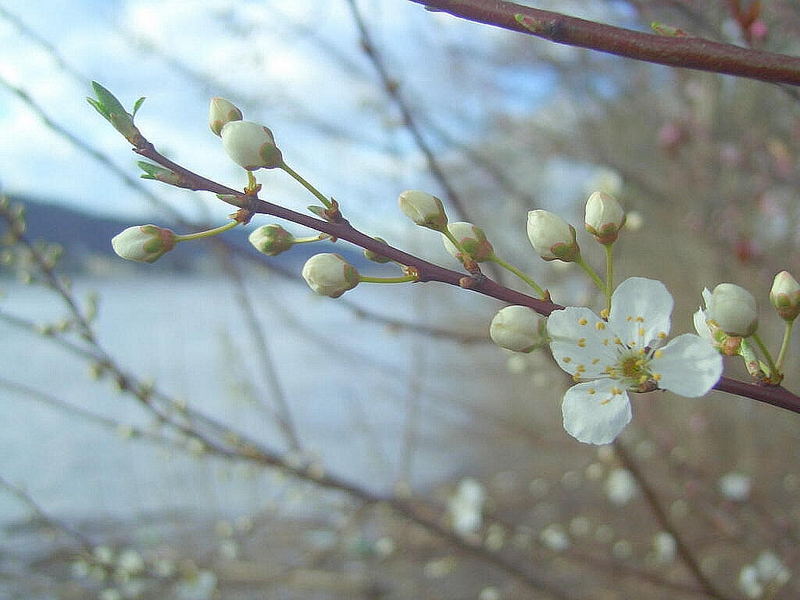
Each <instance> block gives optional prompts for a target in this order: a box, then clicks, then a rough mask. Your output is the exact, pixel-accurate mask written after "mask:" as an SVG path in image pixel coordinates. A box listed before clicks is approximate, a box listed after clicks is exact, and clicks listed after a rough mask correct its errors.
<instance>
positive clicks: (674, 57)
mask: <svg viewBox="0 0 800 600" xmlns="http://www.w3.org/2000/svg"><path fill="white" fill-rule="evenodd" d="M410 1H411V2H414V3H416V4H422V5H424V6H425V7H426V8H427V9H428V10H433V11H441V12H446V13H449V14H451V15H453V16H455V17H459V18H462V19H466V20H468V21H475V22H477V23H485V24H487V25H493V26H495V27H501V28H503V29H509V30H511V31H517V32H520V33H526V34H529V35H535V36H537V37H540V38H544V39H546V40H550V41H552V42H556V43H559V44H566V45H568V46H578V47H580V48H589V49H591V50H598V51H600V52H607V53H609V54H615V55H617V56H624V57H627V58H633V59H635V60H641V61H645V62H650V63H656V64H660V65H667V66H671V67H681V68H685V69H696V70H699V71H710V72H712V73H722V74H725V75H735V76H737V77H746V78H749V79H758V80H761V81H769V82H771V83H786V84H790V85H800V58H796V57H793V56H787V55H785V54H777V53H773V52H764V51H761V50H752V49H749V48H741V47H739V46H734V45H732V44H723V43H720V42H714V41H712V40H706V39H703V38H697V37H691V36H674V37H673V36H663V35H655V34H649V33H642V32H640V31H634V30H632V29H624V28H622V27H613V26H611V25H604V24H602V23H595V22H594V21H586V20H584V19H578V18H575V17H569V16H567V15H562V14H560V13H555V12H550V11H547V10H539V9H536V8H530V7H528V6H523V5H521V4H514V3H513V2H504V1H502V0H490V1H489V0H410Z"/></svg>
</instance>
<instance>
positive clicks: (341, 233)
mask: <svg viewBox="0 0 800 600" xmlns="http://www.w3.org/2000/svg"><path fill="white" fill-rule="evenodd" d="M470 1H472V0H470ZM133 151H134V152H136V153H137V154H140V155H142V156H145V157H147V158H149V159H151V160H152V161H154V162H156V163H158V164H160V165H161V166H163V167H167V168H168V169H171V170H172V171H174V172H175V173H178V174H179V175H180V176H181V177H182V178H183V180H184V181H185V182H187V184H190V187H191V189H196V190H205V191H209V192H214V193H215V194H220V195H222V196H223V197H224V198H225V199H226V201H227V202H229V203H231V204H233V205H234V206H237V207H239V208H241V209H245V210H247V211H250V212H251V213H258V214H265V215H272V216H274V217H278V218H279V219H285V220H287V221H291V222H293V223H297V224H299V225H303V226H305V227H309V228H311V229H315V230H316V231H321V232H323V233H327V234H329V235H331V236H333V237H334V238H336V239H342V240H345V241H348V242H350V243H352V244H355V245H356V246H359V247H361V248H364V249H366V250H372V251H373V252H375V253H376V254H379V255H381V256H385V257H387V258H389V259H391V260H393V261H396V262H398V263H400V264H402V265H406V266H407V267H412V268H413V269H415V271H416V273H417V274H418V281H419V282H425V281H438V282H440V283H446V284H448V285H453V286H456V287H461V288H464V289H468V290H472V291H473V292H477V293H479V294H483V295H484V296H489V297H491V298H495V299H497V300H501V301H503V302H506V303H508V304H518V305H520V306H527V307H528V308H532V309H533V310H535V311H536V312H537V313H539V314H540V315H543V316H545V317H546V316H549V315H550V313H552V312H553V311H555V310H561V309H563V308H564V307H563V306H561V305H560V304H555V303H553V302H548V301H546V300H540V299H538V298H534V297H532V296H528V295H527V294H523V293H521V292H518V291H516V290H512V289H510V288H507V287H504V286H502V285H500V284H498V283H496V282H495V281H492V280H491V279H489V278H488V277H485V276H482V275H481V276H477V277H476V276H471V275H466V274H464V273H460V272H458V271H453V270H450V269H446V268H444V267H440V266H438V265H435V264H433V263H430V262H428V261H426V260H423V259H421V258H419V257H417V256H414V255H413V254H408V253H407V252H403V251H402V250H399V249H397V248H394V247H392V246H389V245H388V244H386V243H384V242H380V241H378V240H376V239H375V238H372V237H370V236H368V235H366V234H364V233H362V232H360V231H359V230H357V229H355V228H354V227H353V226H352V225H350V223H349V222H348V221H347V220H345V219H341V220H339V221H336V222H329V221H323V220H321V219H317V218H314V217H311V216H308V215H305V214H303V213H299V212H296V211H293V210H290V209H288V208H284V207H283V206H279V205H277V204H273V203H271V202H266V201H264V200H261V199H259V198H258V197H256V196H248V195H245V194H243V193H242V192H240V191H238V190H234V189H232V188H229V187H227V186H224V185H222V184H220V183H217V182H215V181H211V180H210V179H206V178H205V177H202V176H200V175H197V174H196V173H193V172H192V171H189V170H188V169H186V168H184V167H182V166H180V165H178V164H177V163H174V162H172V161H171V160H169V159H168V158H166V157H165V156H163V155H162V154H161V153H159V152H158V150H156V149H155V147H154V146H153V144H152V143H151V142H149V141H147V140H146V139H144V138H142V141H141V142H140V144H139V146H138V147H135V148H134V149H133ZM714 389H716V390H719V391H722V392H727V393H729V394H734V395H737V396H743V397H745V398H750V399H752V400H757V401H758V402H764V403H766V404H771V405H772V406H777V407H779V408H784V409H786V410H789V411H791V412H795V413H798V414H800V396H797V395H795V394H793V393H792V392H790V391H788V390H786V389H785V388H782V387H780V386H766V385H760V384H755V383H748V382H745V381H739V380H736V379H730V378H728V377H722V378H720V380H719V381H718V382H717V383H716V385H714Z"/></svg>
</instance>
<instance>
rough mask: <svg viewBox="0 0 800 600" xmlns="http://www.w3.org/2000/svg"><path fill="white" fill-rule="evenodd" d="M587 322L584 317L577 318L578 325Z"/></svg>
mask: <svg viewBox="0 0 800 600" xmlns="http://www.w3.org/2000/svg"><path fill="white" fill-rule="evenodd" d="M588 322H589V321H587V320H586V319H585V318H584V317H581V318H580V319H578V325H586V324H587V323H588Z"/></svg>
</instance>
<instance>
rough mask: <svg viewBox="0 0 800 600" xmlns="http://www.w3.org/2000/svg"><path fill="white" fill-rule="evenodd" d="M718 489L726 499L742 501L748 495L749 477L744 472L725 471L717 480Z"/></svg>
mask: <svg viewBox="0 0 800 600" xmlns="http://www.w3.org/2000/svg"><path fill="white" fill-rule="evenodd" d="M717 485H718V486H719V491H720V492H721V493H722V495H723V496H725V497H726V498H727V499H728V500H733V501H734V502H744V501H745V500H747V499H748V498H749V497H750V487H751V482H750V477H749V476H748V475H745V474H744V473H736V472H731V473H726V474H725V475H723V476H722V477H720V478H719V481H718V482H717Z"/></svg>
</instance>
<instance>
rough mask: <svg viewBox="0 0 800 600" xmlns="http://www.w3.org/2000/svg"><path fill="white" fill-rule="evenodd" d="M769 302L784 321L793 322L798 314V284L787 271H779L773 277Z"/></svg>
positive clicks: (799, 310)
mask: <svg viewBox="0 0 800 600" xmlns="http://www.w3.org/2000/svg"><path fill="white" fill-rule="evenodd" d="M769 301H770V302H771V303H772V306H774V307H775V309H776V310H777V311H778V314H779V315H780V316H781V318H782V319H784V320H786V321H794V320H795V319H796V318H797V315H798V314H800V284H798V283H797V280H796V279H795V278H794V277H792V275H791V273H789V271H781V272H780V273H778V274H777V275H775V279H774V281H773V282H772V289H771V290H770V292H769Z"/></svg>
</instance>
